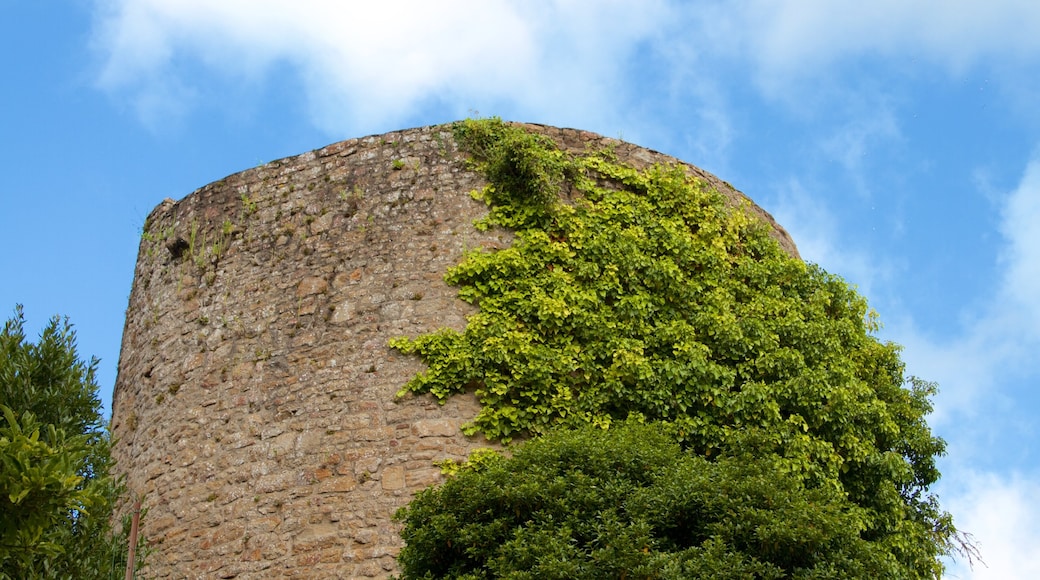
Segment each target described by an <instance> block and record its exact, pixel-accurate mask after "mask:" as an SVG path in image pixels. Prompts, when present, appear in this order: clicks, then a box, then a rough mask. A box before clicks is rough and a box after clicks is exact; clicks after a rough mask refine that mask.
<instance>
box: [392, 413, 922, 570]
mask: <svg viewBox="0 0 1040 580" xmlns="http://www.w3.org/2000/svg"><path fill="white" fill-rule="evenodd" d="M672 430H673V428H672V427H668V426H666V425H665V424H663V423H661V422H655V423H651V424H645V425H644V424H639V423H637V422H634V421H629V422H624V423H619V424H615V425H614V426H612V427H611V428H610V429H607V430H604V429H602V428H600V427H596V426H588V425H587V426H585V427H583V428H579V429H577V430H567V429H561V430H557V431H554V432H551V433H549V434H547V435H545V436H543V437H541V438H539V439H534V440H531V441H529V442H527V443H525V444H523V445H521V446H519V447H518V448H517V449H516V450H515V453H514V455H513V456H512V457H511V458H506V457H503V456H501V455H484V456H483V458H482V459H481V460H479V461H475V462H473V463H472V464H471V465H469V466H468V467H464V468H463V469H461V470H460V471H458V472H457V474H456V475H455V476H453V477H451V478H450V479H449V480H448V481H447V482H446V483H445V484H444V485H442V486H440V487H438V488H430V489H427V490H424V491H422V492H420V493H419V495H418V496H417V497H416V498H415V500H413V501H412V503H411V504H410V505H409V506H408V507H407V508H405V509H403V510H402V511H401V512H400V513H399V514H398V517H399V518H400V519H402V520H403V521H404V522H405V530H404V533H403V536H404V539H405V542H406V545H405V548H404V549H403V551H402V552H401V555H400V558H399V560H400V563H401V567H402V572H403V574H404V577H405V578H424V577H425V578H468V579H474V580H476V579H484V578H518V579H519V578H532V579H533V578H560V579H582V578H588V579H600V578H660V579H666V578H675V579H680V578H741V579H743V578H771V579H772V578H841V579H847V578H864V579H867V578H870V579H873V578H909V577H913V575H910V574H906V573H905V572H904V571H903V570H902V567H901V565H900V563H899V562H898V560H897V558H896V557H895V556H894V555H893V554H892V553H891V552H889V551H887V550H885V549H884V547H883V546H881V545H879V544H877V543H875V542H871V541H868V540H867V539H865V538H864V537H863V536H862V535H861V532H862V531H863V529H864V521H865V519H864V517H863V513H862V511H863V510H862V509H861V508H858V507H857V506H855V505H853V504H851V503H850V502H849V501H848V500H847V499H846V497H845V495H844V494H843V493H841V491H840V490H839V489H837V488H835V487H831V486H823V487H807V486H806V484H805V483H804V482H803V481H802V480H801V478H799V477H798V476H797V475H795V474H793V473H791V472H790V471H788V470H786V469H784V467H783V461H781V460H779V459H778V458H776V457H773V456H764V457H763V456H756V455H746V456H726V457H722V458H719V459H717V460H715V461H709V460H707V459H705V458H703V457H701V456H698V455H693V454H690V453H687V452H685V451H683V449H682V448H681V447H680V445H679V443H678V442H677V440H676V438H675V436H674V435H675V434H674V433H673V432H671V431H672Z"/></svg>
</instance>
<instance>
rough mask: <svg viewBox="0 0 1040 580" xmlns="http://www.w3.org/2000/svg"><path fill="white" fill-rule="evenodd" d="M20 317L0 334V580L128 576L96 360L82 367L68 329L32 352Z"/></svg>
mask: <svg viewBox="0 0 1040 580" xmlns="http://www.w3.org/2000/svg"><path fill="white" fill-rule="evenodd" d="M15 312H16V314H15V317H14V318H12V319H10V320H8V321H7V322H6V323H5V324H4V327H3V331H2V332H0V410H2V413H3V422H2V423H0V578H37V577H41V578H44V577H45V578H77V579H78V578H108V577H112V576H114V575H115V574H118V573H121V572H122V570H123V569H124V567H125V557H126V534H125V529H124V530H119V531H115V530H113V529H112V514H113V510H114V508H115V505H116V502H117V501H118V500H119V496H120V494H121V493H122V491H123V487H122V485H121V483H120V482H119V481H118V480H116V479H114V478H113V477H112V476H111V475H110V473H109V470H110V468H111V463H112V462H111V457H110V454H109V449H110V440H109V435H108V432H107V430H106V429H105V427H104V424H103V421H102V416H101V402H100V399H99V398H98V395H97V389H98V387H97V383H96V382H95V379H94V374H95V369H96V366H97V360H96V359H93V360H91V361H90V363H84V362H83V361H82V360H80V358H79V356H78V355H77V352H76V340H75V333H74V332H73V330H72V327H71V325H70V324H69V323H68V321H67V320H64V321H63V320H60V319H58V318H54V319H52V320H51V321H50V323H49V324H48V325H47V327H46V328H45V329H44V330H43V332H42V334H41V336H40V339H39V341H38V342H36V343H32V342H29V341H27V340H26V337H25V332H24V316H23V314H22V310H21V307H18V308H16V311H15ZM124 528H125V526H124Z"/></svg>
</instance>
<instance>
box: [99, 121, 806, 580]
mask: <svg viewBox="0 0 1040 580" xmlns="http://www.w3.org/2000/svg"><path fill="white" fill-rule="evenodd" d="M528 127H529V129H531V130H535V131H539V132H541V133H544V134H546V135H548V136H550V137H552V138H553V139H555V140H556V142H557V143H558V144H559V145H560V146H561V147H563V148H566V149H571V150H577V151H581V150H584V149H585V148H586V147H604V146H607V145H610V146H612V147H613V148H614V149H615V151H616V152H617V155H618V158H619V159H620V160H621V161H624V162H626V163H629V164H630V165H634V166H636V167H644V166H646V165H649V164H651V163H655V162H668V163H678V161H677V160H675V159H673V158H670V157H667V156H665V155H662V154H660V153H656V152H653V151H649V150H647V149H643V148H639V147H636V146H634V145H631V144H628V143H623V142H619V141H616V140H613V139H608V138H604V137H601V136H598V135H595V134H592V133H587V132H583V131H576V130H571V129H557V128H552V127H544V126H534V125H530V126H528ZM688 169H689V171H690V172H691V173H694V174H696V175H698V176H700V177H701V178H703V179H705V180H706V181H708V182H709V183H711V184H712V185H713V186H715V187H716V188H718V189H719V190H720V191H723V192H724V193H726V194H727V195H728V196H730V198H731V199H734V200H736V199H738V198H740V197H742V194H740V193H739V192H737V191H735V190H734V189H733V188H732V187H730V186H729V185H728V184H726V183H724V182H721V181H720V180H718V179H717V178H715V177H714V176H712V175H710V174H707V173H705V172H703V171H701V170H699V169H697V168H695V167H692V166H688ZM483 185H484V181H483V179H482V177H481V176H479V175H477V174H476V173H473V172H471V171H469V170H468V169H467V167H466V165H465V162H464V156H463V155H462V154H461V153H460V152H459V151H458V149H457V147H456V144H455V142H454V140H453V137H452V132H451V127H450V126H436V127H424V128H420V129H411V130H407V131H399V132H394V133H388V134H386V135H379V136H373V137H365V138H362V139H352V140H348V141H343V142H341V143H336V144H334V145H330V146H328V147H325V148H323V149H320V150H317V151H312V152H310V153H305V154H303V155H299V156H296V157H291V158H287V159H283V160H280V161H275V162H272V163H268V164H266V165H263V166H261V167H256V168H254V169H250V170H247V171H244V172H241V173H238V174H235V175H232V176H230V177H227V178H225V179H222V180H220V181H218V182H216V183H212V184H210V185H207V186H205V187H203V188H201V189H199V190H197V191H195V192H193V193H192V194H190V195H188V196H187V197H185V198H184V199H182V200H181V201H179V202H174V201H171V200H166V201H164V202H163V203H162V204H160V205H159V206H158V207H157V208H156V209H155V210H154V211H153V212H152V213H151V215H149V217H148V220H147V222H146V223H145V228H144V234H143V237H142V241H141V246H140V250H139V252H138V257H137V268H136V271H135V275H134V284H133V289H132V291H131V294H130V304H129V308H128V309H127V319H126V326H125V329H124V332H123V344H122V352H121V355H120V360H119V375H118V379H117V381H116V386H115V393H114V396H113V416H112V430H113V434H114V436H115V438H116V445H115V447H114V449H113V455H114V456H115V458H116V460H117V461H118V464H117V470H118V471H120V472H122V473H125V474H126V476H127V484H128V487H129V489H130V491H131V493H132V494H134V495H137V496H139V497H142V498H143V500H144V505H145V506H146V507H147V508H148V510H149V511H148V515H147V517H146V518H145V520H144V523H143V526H142V533H143V534H144V536H145V537H146V538H147V541H148V542H149V544H150V545H151V546H152V549H153V552H152V554H151V556H150V558H149V566H148V568H147V569H146V570H145V571H144V576H146V577H157V578H184V577H188V578H278V577H285V578H335V577H339V578H356V577H385V576H387V575H389V574H390V573H392V572H393V571H394V570H395V562H394V556H395V555H396V553H397V551H398V549H399V548H400V544H401V540H400V538H399V537H398V528H397V527H396V525H395V524H394V523H393V522H392V521H391V516H392V514H393V513H394V512H395V511H396V510H397V508H399V507H400V506H402V505H404V504H405V503H407V502H408V500H409V499H410V498H411V496H412V495H413V494H414V493H415V492H416V491H417V490H419V489H422V488H424V487H426V486H428V485H430V484H433V483H436V482H438V481H439V480H440V477H441V476H440V470H439V469H438V468H437V467H436V466H435V465H434V461H437V460H441V459H446V458H453V459H463V458H465V457H466V456H467V455H468V454H469V451H470V450H472V449H474V448H477V447H482V446H487V445H488V443H487V442H486V441H484V440H482V439H480V438H468V437H465V436H464V435H462V434H461V432H460V430H459V426H460V425H461V424H462V423H464V422H466V421H467V420H468V419H470V418H472V417H473V416H474V415H475V414H476V411H477V403H476V402H475V401H474V400H473V399H472V398H469V399H467V398H466V397H462V396H456V397H452V398H451V399H450V400H449V401H448V403H447V404H446V405H443V406H441V405H438V404H437V403H436V402H435V401H434V400H433V399H432V398H425V397H408V398H405V399H402V400H396V399H395V393H396V392H397V391H398V389H400V387H401V386H402V385H404V384H405V382H407V381H408V379H409V378H411V377H412V376H414V375H415V374H416V373H417V372H419V371H421V370H422V365H421V363H419V362H418V361H417V360H415V359H413V358H410V357H406V356H403V355H400V354H398V353H396V352H394V351H392V350H390V349H389V348H388V347H387V341H388V340H389V339H390V338H392V337H395V336H401V335H407V336H416V335H418V334H422V333H426V332H430V331H433V330H435V329H438V328H443V327H452V328H456V329H459V330H461V329H462V328H463V327H464V326H465V321H466V316H467V314H468V313H470V312H471V311H472V307H471V306H469V305H467V304H466V303H464V302H462V301H460V300H458V299H457V298H456V297H455V289H454V288H451V287H449V286H448V285H447V284H445V282H444V281H443V275H444V273H445V271H446V270H447V269H448V268H450V267H451V266H454V265H455V264H458V263H459V262H460V261H461V258H462V255H463V253H464V252H465V251H466V250H467V249H473V248H478V247H483V248H490V249H494V248H500V247H504V246H507V245H508V244H509V243H510V241H511V237H510V234H509V232H506V231H501V230H500V231H488V232H480V231H477V230H476V229H475V228H474V227H473V226H472V222H473V221H474V220H475V219H477V218H479V217H480V216H482V215H483V214H484V213H485V212H486V207H485V206H484V205H483V204H482V203H480V202H477V201H475V200H473V199H472V198H471V197H470V195H469V192H470V191H472V190H474V189H478V188H480V187H482V186H483ZM752 209H754V210H755V211H756V212H758V213H759V215H760V216H761V217H762V219H764V220H766V221H767V222H768V223H770V224H771V225H772V226H773V230H774V234H775V237H776V238H777V239H778V240H779V241H780V242H781V244H782V245H784V247H785V248H786V249H787V250H788V251H789V252H790V253H792V254H793V255H797V250H796V249H795V246H794V244H793V242H791V240H790V238H789V237H788V236H787V233H786V232H785V231H784V230H783V229H782V228H781V227H780V226H778V225H777V224H776V223H775V222H773V220H772V218H771V217H770V216H769V215H768V214H767V213H765V212H764V211H762V210H761V209H759V208H757V206H754V207H753V208H752Z"/></svg>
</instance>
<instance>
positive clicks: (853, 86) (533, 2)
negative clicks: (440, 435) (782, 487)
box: [0, 0, 1040, 579]
mask: <svg viewBox="0 0 1040 580" xmlns="http://www.w3.org/2000/svg"><path fill="white" fill-rule="evenodd" d="M434 5H435V6H434ZM0 9H2V11H3V12H2V13H3V15H4V16H3V18H0V59H2V60H0V65H2V69H0V70H3V73H4V74H3V77H2V80H0V83H2V91H0V173H2V175H3V176H4V177H3V179H0V244H2V251H0V272H2V273H3V282H2V284H0V309H5V311H6V313H8V314H10V313H12V312H13V310H14V305H15V304H17V303H21V304H23V305H24V307H25V312H26V316H27V318H28V322H29V327H30V329H31V330H32V331H33V332H36V331H37V330H38V329H39V328H40V327H41V326H42V325H43V324H44V323H45V322H46V320H47V319H48V318H49V317H51V316H52V315H55V314H61V315H67V316H69V317H70V318H71V320H72V322H73V324H74V325H75V326H76V328H77V331H78V336H79V346H80V349H81V352H82V354H83V355H85V356H90V355H94V356H98V357H99V358H100V359H101V363H100V367H99V377H98V378H99V384H100V385H101V390H102V393H103V396H104V398H105V401H106V404H107V401H108V400H109V399H110V397H111V389H112V385H113V384H114V382H115V369H116V363H117V361H118V357H119V347H120V339H121V333H122V325H123V314H124V311H125V308H126V305H127V297H128V295H129V292H130V285H131V281H132V276H133V269H134V262H135V258H136V252H137V245H138V241H139V238H140V232H141V226H142V224H143V222H144V218H145V216H146V215H147V214H148V213H149V212H150V211H151V209H152V208H153V207H155V205H157V204H158V203H159V202H160V201H162V200H163V198H166V197H170V198H174V199H179V198H181V197H183V196H185V195H187V194H189V193H191V192H192V191H193V190H194V189H196V188H198V187H201V186H203V185H205V184H207V183H209V182H211V181H215V180H217V179H220V178H222V177H224V176H225V175H228V174H231V173H235V172H238V171H241V170H243V169H247V168H249V167H253V166H255V165H257V164H260V163H265V162H267V161H271V160H274V159H278V158H280V157H285V156H288V155H294V154H297V153H302V152H304V151H308V150H310V149H315V148H318V147H321V146H323V145H326V144H328V143H331V142H334V141H338V140H341V139H346V138H350V137H357V136H363V135H368V134H373V133H382V132H386V131H390V130H394V129H399V128H406V127H412V126H419V125H427V124H435V123H443V122H448V121H452V120H455V119H459V118H463V117H466V116H469V115H472V114H474V113H475V112H478V113H479V114H480V115H498V116H501V117H503V118H505V119H512V120H523V121H532V122H540V123H548V124H553V125H559V126H566V127H578V128H582V129H588V130H591V131H595V132H598V133H602V134H604V135H608V136H612V137H620V138H623V139H625V140H628V141H632V142H635V143H638V144H640V145H643V146H647V147H650V148H653V149H657V150H660V151H663V152H665V153H669V154H671V155H675V156H677V157H680V158H682V159H684V160H687V161H689V162H691V163H694V164H696V165H699V166H701V167H703V168H705V169H707V170H709V171H712V172H714V173H716V174H717V175H719V176H720V177H721V178H723V179H725V180H727V181H729V182H730V183H732V184H734V185H735V186H736V187H737V188H738V189H741V190H742V191H744V192H745V193H747V194H748V195H749V196H750V197H751V198H752V199H754V200H755V201H756V202H758V203H759V204H760V205H762V206H763V207H765V208H766V209H767V210H768V211H770V212H772V213H773V215H774V216H775V217H776V218H777V219H778V220H779V221H780V222H781V223H782V224H783V225H784V226H785V227H787V229H788V230H789V231H790V232H791V234H792V235H793V237H794V239H795V241H796V242H797V243H798V245H799V248H800V250H801V252H802V255H803V257H805V258H806V259H807V260H810V261H813V262H817V263H819V264H821V265H822V266H823V267H824V268H825V269H827V270H828V271H830V272H833V273H837V274H840V275H842V276H844V277H845V278H846V279H848V280H849V281H851V282H853V283H855V284H857V285H858V286H859V288H860V290H861V291H862V292H863V293H864V294H865V295H866V296H867V297H868V299H869V300H870V303H871V305H872V306H873V307H874V308H875V309H876V310H877V311H878V312H879V313H880V315H881V319H882V321H883V323H884V324H885V328H884V329H883V330H882V336H883V337H884V338H886V339H890V340H894V341H896V342H898V343H900V344H902V345H904V346H905V351H904V359H905V360H906V361H907V364H908V371H909V372H910V373H912V374H915V375H918V376H921V377H923V378H925V379H928V380H933V381H937V382H938V383H939V385H940V388H941V392H940V394H939V396H938V397H937V398H936V399H935V406H936V412H935V413H934V414H933V416H932V418H931V423H932V425H933V428H934V429H935V430H936V431H937V432H938V433H939V434H940V435H942V436H943V437H945V438H946V439H947V441H948V442H949V454H948V456H947V457H946V458H944V460H943V464H942V465H943V472H944V478H943V481H942V482H941V484H940V485H939V487H938V492H939V493H940V494H941V497H942V499H943V502H944V505H945V506H946V507H947V508H948V509H950V510H951V511H952V512H953V513H954V516H955V517H956V519H957V523H958V524H959V526H960V527H961V528H963V529H965V530H966V531H969V532H971V533H973V534H974V535H975V537H976V538H977V539H978V541H979V543H980V547H981V551H982V556H983V559H984V560H985V562H986V565H985V566H983V565H977V566H975V568H974V570H971V569H969V568H968V567H966V566H963V565H960V564H955V565H953V566H952V567H951V568H950V570H949V571H948V574H947V575H948V577H949V578H974V579H984V578H1004V579H1006V578H1037V577H1040V549H1038V548H1040V523H1038V522H1040V507H1037V504H1036V500H1035V498H1037V497H1040V465H1038V451H1037V450H1038V446H1040V423H1038V420H1037V414H1036V412H1035V411H1036V410H1037V408H1038V407H1040V393H1038V391H1037V388H1036V387H1037V386H1040V358H1038V357H1036V356H1034V355H1033V353H1034V352H1035V351H1036V350H1037V347H1040V301H1038V300H1037V299H1036V297H1037V296H1040V227H1038V225H1037V224H1040V107H1037V103H1040V34H1038V33H1037V31H1040V3H1037V2H1034V1H1032V0H1020V1H1016V0H990V1H988V2H981V1H975V2H970V1H967V0H965V1H956V0H945V1H941V0H917V1H915V2H905V1H903V0H874V1H873V2H852V1H845V0H830V1H828V0H800V1H789V2H784V1H778V0H741V1H736V2H721V1H719V2H715V1H689V2H681V1H678V0H675V1H668V0H641V1H639V2H635V1H629V2H622V1H609V0H602V1H598V2H593V1H591V0H572V1H564V0H555V1H554V0H525V1H521V0H514V1H507V0H485V1H478V0H469V1H463V0H456V1H443V2H438V3H432V2H422V1H398V2H393V1H383V2H366V3H362V2H335V1H332V0H293V1H289V0H133V1H131V0H64V1H60V0H49V1H46V2H36V1H30V0H0ZM5 317H6V316H5Z"/></svg>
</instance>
